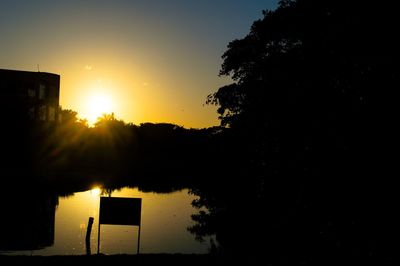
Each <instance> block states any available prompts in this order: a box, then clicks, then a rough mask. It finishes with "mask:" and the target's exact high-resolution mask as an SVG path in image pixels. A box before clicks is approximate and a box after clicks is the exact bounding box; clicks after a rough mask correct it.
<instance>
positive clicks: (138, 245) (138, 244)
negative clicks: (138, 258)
mask: <svg viewBox="0 0 400 266" xmlns="http://www.w3.org/2000/svg"><path fill="white" fill-rule="evenodd" d="M140 227H141V226H140V225H139V235H138V240H137V255H139V248H140Z"/></svg>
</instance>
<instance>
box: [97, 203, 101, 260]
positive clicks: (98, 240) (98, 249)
mask: <svg viewBox="0 0 400 266" xmlns="http://www.w3.org/2000/svg"><path fill="white" fill-rule="evenodd" d="M100 211H101V198H100V207H99V227H98V229H97V255H99V254H100V223H101V221H100Z"/></svg>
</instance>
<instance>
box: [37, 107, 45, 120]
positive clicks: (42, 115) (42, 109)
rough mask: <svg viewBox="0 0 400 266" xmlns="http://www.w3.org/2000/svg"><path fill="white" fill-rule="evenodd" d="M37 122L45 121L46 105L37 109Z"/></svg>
mask: <svg viewBox="0 0 400 266" xmlns="http://www.w3.org/2000/svg"><path fill="white" fill-rule="evenodd" d="M38 117H39V120H42V121H46V105H42V106H40V107H39V114H38Z"/></svg>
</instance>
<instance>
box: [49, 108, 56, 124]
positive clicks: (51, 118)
mask: <svg viewBox="0 0 400 266" xmlns="http://www.w3.org/2000/svg"><path fill="white" fill-rule="evenodd" d="M55 120H56V109H55V108H54V107H51V106H50V107H49V121H55Z"/></svg>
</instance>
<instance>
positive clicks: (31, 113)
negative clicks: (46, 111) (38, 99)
mask: <svg viewBox="0 0 400 266" xmlns="http://www.w3.org/2000/svg"><path fill="white" fill-rule="evenodd" d="M28 115H29V118H31V119H34V118H35V107H31V108H29V110H28Z"/></svg>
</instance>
